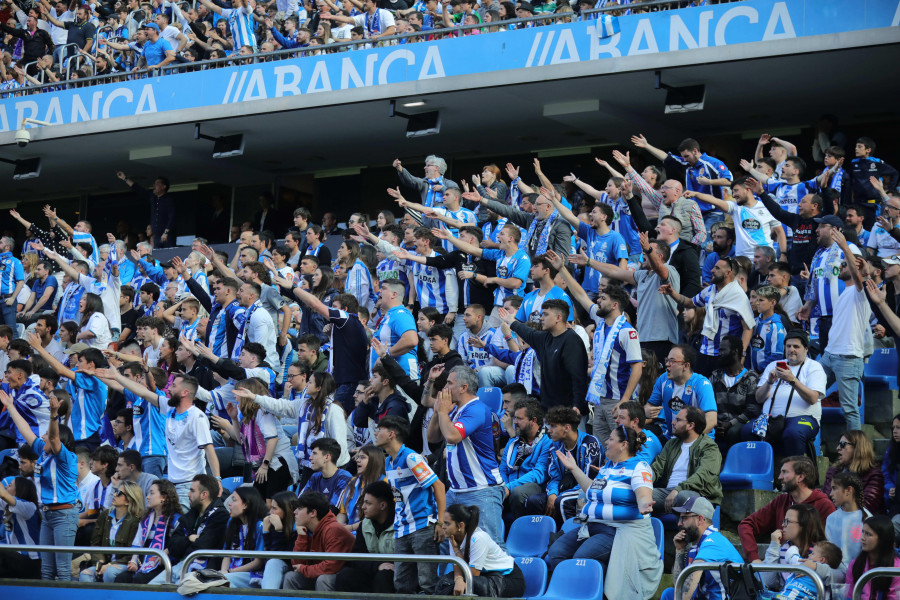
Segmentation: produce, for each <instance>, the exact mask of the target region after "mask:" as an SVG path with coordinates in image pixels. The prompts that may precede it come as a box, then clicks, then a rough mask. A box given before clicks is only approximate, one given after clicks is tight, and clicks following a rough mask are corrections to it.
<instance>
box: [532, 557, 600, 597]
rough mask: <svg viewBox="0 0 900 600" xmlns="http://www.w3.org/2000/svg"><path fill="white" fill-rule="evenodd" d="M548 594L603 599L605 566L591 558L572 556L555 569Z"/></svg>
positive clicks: (551, 595)
mask: <svg viewBox="0 0 900 600" xmlns="http://www.w3.org/2000/svg"><path fill="white" fill-rule="evenodd" d="M545 595H546V596H550V597H554V598H566V599H567V600H601V599H602V598H603V567H601V566H600V563H599V562H597V561H596V560H592V559H590V558H570V559H568V560H564V561H562V562H561V563H559V564H558V565H557V566H556V569H554V570H553V577H552V578H551V579H550V585H549V586H548V587H547V593H546V594H545Z"/></svg>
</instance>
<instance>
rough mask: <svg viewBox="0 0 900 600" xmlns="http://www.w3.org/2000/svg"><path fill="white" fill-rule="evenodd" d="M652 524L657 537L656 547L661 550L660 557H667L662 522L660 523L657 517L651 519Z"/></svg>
mask: <svg viewBox="0 0 900 600" xmlns="http://www.w3.org/2000/svg"><path fill="white" fill-rule="evenodd" d="M650 524H651V525H653V535H654V537H656V546H657V548H659V556H660V557H663V556H665V555H666V552H665V545H666V538H665V531H664V529H663V524H662V521H660V520H659V519H657V518H656V517H650Z"/></svg>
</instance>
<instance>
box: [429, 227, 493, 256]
mask: <svg viewBox="0 0 900 600" xmlns="http://www.w3.org/2000/svg"><path fill="white" fill-rule="evenodd" d="M431 233H432V234H433V235H434V237H436V238H438V239H440V240H447V241H448V242H450V243H451V244H453V245H454V246H456V247H457V248H459V249H460V250H462V251H463V252H465V253H466V254H471V255H472V256H477V257H479V258H480V257H481V255H482V254H484V252H483V251H482V249H481V248H479V247H478V246H473V245H472V244H469V243H466V242H464V241H462V240H460V239H459V238H456V237H453V235H452V234H451V233H450V232H449V231H447V230H446V229H438V228H436V227H435V228H432V230H431Z"/></svg>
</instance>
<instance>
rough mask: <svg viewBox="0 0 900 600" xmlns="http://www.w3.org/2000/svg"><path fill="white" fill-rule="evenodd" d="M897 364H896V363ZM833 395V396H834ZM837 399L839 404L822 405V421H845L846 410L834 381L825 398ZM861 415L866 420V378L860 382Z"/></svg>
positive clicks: (859, 401)
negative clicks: (842, 406) (841, 403)
mask: <svg viewBox="0 0 900 600" xmlns="http://www.w3.org/2000/svg"><path fill="white" fill-rule="evenodd" d="M895 366H896V365H895ZM832 396H833V398H832ZM832 399H833V400H837V401H838V405H837V406H822V423H842V422H843V421H844V411H843V409H841V406H840V399H839V398H838V389H837V384H836V383H833V384H832V385H831V387H830V388H828V391H827V392H825V398H824V399H823V400H832ZM858 403H859V415H860V418H861V419H862V421H863V422H865V415H866V390H865V380H863V381H860V382H859V397H858Z"/></svg>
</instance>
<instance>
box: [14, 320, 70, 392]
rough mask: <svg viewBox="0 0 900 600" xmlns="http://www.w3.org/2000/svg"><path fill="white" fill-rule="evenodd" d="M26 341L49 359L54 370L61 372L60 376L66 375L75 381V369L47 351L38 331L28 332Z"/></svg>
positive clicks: (48, 361)
mask: <svg viewBox="0 0 900 600" xmlns="http://www.w3.org/2000/svg"><path fill="white" fill-rule="evenodd" d="M25 341H26V342H28V343H29V344H30V345H31V347H32V348H34V351H35V352H37V353H38V354H40V355H41V358H43V359H44V360H46V361H47V363H48V364H49V365H50V366H51V367H52V368H53V370H54V371H56V372H57V373H59V376H60V377H65V378H66V379H71V380H72V381H75V371H73V370H72V369H70V368H68V367H67V366H65V365H64V364H62V363H61V362H59V361H58V360H57V359H56V358H55V357H54V356H53V355H52V354H50V353H49V352H47V350H46V349H45V348H44V347H43V346H42V345H41V338H40V336H38V335H37V334H36V333H34V332H31V333H26V334H25Z"/></svg>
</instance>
